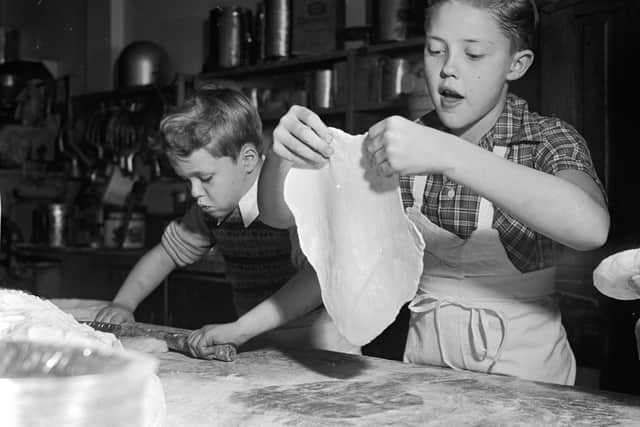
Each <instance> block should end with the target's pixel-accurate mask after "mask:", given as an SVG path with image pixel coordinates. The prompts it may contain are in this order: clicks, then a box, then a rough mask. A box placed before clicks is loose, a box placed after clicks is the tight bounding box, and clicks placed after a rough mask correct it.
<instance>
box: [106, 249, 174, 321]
mask: <svg viewBox="0 0 640 427" xmlns="http://www.w3.org/2000/svg"><path fill="white" fill-rule="evenodd" d="M175 267H176V264H175V263H174V261H173V260H172V259H171V257H169V255H168V254H167V252H166V251H165V250H164V248H163V247H162V246H161V245H157V246H155V247H154V248H153V249H151V250H150V251H149V252H147V253H146V254H144V255H143V257H142V258H141V259H140V260H139V261H138V262H137V263H136V265H135V266H134V267H133V269H132V270H131V272H130V273H129V275H128V276H127V278H126V279H125V281H124V283H123V284H122V286H121V287H120V290H119V291H118V293H117V295H116V297H115V298H114V299H113V303H114V304H116V305H119V306H121V307H124V308H126V309H129V310H131V311H134V310H135V309H136V307H137V306H138V304H140V302H142V300H144V299H145V298H146V297H147V296H148V295H149V294H150V293H151V292H153V290H154V289H155V288H157V287H158V285H159V284H160V283H161V282H162V280H163V279H164V278H165V277H166V276H168V275H169V273H170V272H171V271H173V269H175Z"/></svg>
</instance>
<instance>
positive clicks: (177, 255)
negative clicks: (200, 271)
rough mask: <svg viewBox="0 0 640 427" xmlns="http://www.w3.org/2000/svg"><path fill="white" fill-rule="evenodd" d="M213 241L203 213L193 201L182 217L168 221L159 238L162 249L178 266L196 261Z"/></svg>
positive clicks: (208, 248)
mask: <svg viewBox="0 0 640 427" xmlns="http://www.w3.org/2000/svg"><path fill="white" fill-rule="evenodd" d="M213 243H214V242H213V241H212V238H211V232H210V231H209V227H208V226H207V224H206V222H205V219H204V214H203V213H202V211H201V210H200V208H199V207H198V206H197V205H196V204H195V203H194V204H193V205H192V206H191V208H190V209H189V210H188V211H187V213H186V214H185V215H184V216H183V217H182V219H180V220H174V221H171V223H169V225H168V226H167V228H166V229H165V231H164V234H163V235H162V240H161V245H162V247H163V248H164V250H165V251H167V254H169V257H171V259H172V260H173V261H174V262H175V263H176V264H177V265H178V266H180V267H184V266H185V265H189V264H193V263H194V262H196V261H198V260H199V259H200V258H202V257H203V256H204V255H205V254H206V253H207V252H209V250H210V249H211V247H212V246H213Z"/></svg>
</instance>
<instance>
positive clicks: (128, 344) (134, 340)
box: [120, 337, 169, 353]
mask: <svg viewBox="0 0 640 427" xmlns="http://www.w3.org/2000/svg"><path fill="white" fill-rule="evenodd" d="M120 342H121V343H122V345H123V346H124V348H126V349H129V350H137V351H142V352H144V353H166V352H167V351H169V347H167V343H166V341H163V340H160V339H157V338H153V337H120Z"/></svg>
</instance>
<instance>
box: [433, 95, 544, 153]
mask: <svg viewBox="0 0 640 427" xmlns="http://www.w3.org/2000/svg"><path fill="white" fill-rule="evenodd" d="M420 121H421V122H422V124H424V125H427V126H429V127H432V128H435V129H438V130H441V131H444V132H450V130H449V129H447V128H446V127H445V126H444V125H443V124H442V122H441V121H440V119H439V118H438V114H437V113H436V111H435V110H433V111H431V112H429V113H427V114H426V115H425V116H423V117H421V119H420ZM538 133H539V130H538V129H536V128H535V126H534V125H533V123H532V122H531V120H529V106H528V104H527V101H525V100H524V99H522V98H519V97H518V96H516V95H514V94H511V93H509V94H507V99H506V102H505V105H504V109H503V110H502V113H500V116H499V117H498V120H497V121H496V123H495V125H494V126H493V127H492V128H491V129H490V130H489V132H487V133H486V134H485V135H484V136H483V137H482V138H481V140H480V144H479V145H480V146H481V147H484V148H487V149H489V150H492V149H493V146H494V145H502V146H505V145H511V144H513V143H516V142H521V141H523V140H531V139H534V140H535V135H537V134H538Z"/></svg>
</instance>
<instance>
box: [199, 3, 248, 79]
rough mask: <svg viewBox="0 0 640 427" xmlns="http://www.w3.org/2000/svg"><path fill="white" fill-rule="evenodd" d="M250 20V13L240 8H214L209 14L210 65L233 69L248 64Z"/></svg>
mask: <svg viewBox="0 0 640 427" xmlns="http://www.w3.org/2000/svg"><path fill="white" fill-rule="evenodd" d="M250 19H251V11H250V10H248V9H244V8H240V7H216V8H214V9H212V10H211V11H210V12H209V21H210V22H209V25H210V33H211V39H210V49H211V59H210V61H212V65H214V66H215V67H216V68H233V67H238V66H240V65H246V64H248V62H249V53H250V52H249V49H250V46H248V40H247V31H248V30H249V29H250V28H249V27H250V22H249V21H250Z"/></svg>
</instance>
